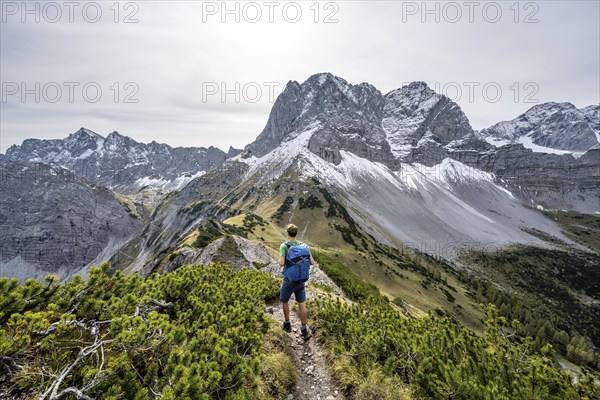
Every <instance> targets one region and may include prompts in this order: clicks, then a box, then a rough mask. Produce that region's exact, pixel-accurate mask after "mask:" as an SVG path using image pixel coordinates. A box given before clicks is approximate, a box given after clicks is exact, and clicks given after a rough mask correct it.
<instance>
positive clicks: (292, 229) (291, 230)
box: [285, 224, 298, 238]
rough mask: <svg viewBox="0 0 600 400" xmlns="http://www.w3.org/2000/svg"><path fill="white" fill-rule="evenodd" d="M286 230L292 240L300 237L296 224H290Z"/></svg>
mask: <svg viewBox="0 0 600 400" xmlns="http://www.w3.org/2000/svg"><path fill="white" fill-rule="evenodd" d="M285 230H286V231H287V234H288V236H289V237H291V238H295V237H296V235H298V227H297V226H296V225H294V224H288V226H286V227H285Z"/></svg>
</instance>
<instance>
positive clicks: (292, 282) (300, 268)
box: [279, 224, 316, 340]
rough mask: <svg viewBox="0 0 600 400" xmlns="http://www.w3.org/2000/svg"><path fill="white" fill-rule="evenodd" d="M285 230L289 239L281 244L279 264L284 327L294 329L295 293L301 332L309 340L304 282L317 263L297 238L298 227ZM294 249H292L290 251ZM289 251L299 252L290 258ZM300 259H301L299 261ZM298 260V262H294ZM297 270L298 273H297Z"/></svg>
mask: <svg viewBox="0 0 600 400" xmlns="http://www.w3.org/2000/svg"><path fill="white" fill-rule="evenodd" d="M285 230H286V231H287V234H288V240H287V241H286V242H284V243H282V244H281V246H279V265H280V266H282V267H284V269H283V273H284V277H283V283H282V284H281V290H280V295H279V299H280V300H281V302H282V303H283V316H284V317H285V321H284V323H283V329H284V330H285V331H286V332H291V331H292V324H291V323H290V305H289V303H288V302H289V300H290V297H291V296H292V293H294V298H295V299H296V302H298V308H299V313H300V323H301V324H302V326H301V329H300V332H301V334H302V337H303V338H304V340H308V339H310V337H311V334H310V332H309V330H308V327H307V326H306V305H305V304H304V302H305V301H306V291H305V289H304V284H305V282H306V281H307V280H308V274H309V270H310V267H311V266H312V265H316V263H315V260H314V258H313V257H312V254H310V250H309V249H308V246H306V245H305V244H304V243H302V242H299V241H298V240H296V236H297V235H298V227H297V226H296V225H294V224H289V225H288V226H286V228H285ZM290 249H292V251H290ZM288 252H290V253H291V254H298V255H299V256H298V257H296V258H295V259H294V260H290V257H288ZM298 260H300V261H298ZM296 261H298V262H297V263H296V264H294V262H296ZM296 271H297V273H296Z"/></svg>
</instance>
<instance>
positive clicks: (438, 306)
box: [224, 182, 482, 331]
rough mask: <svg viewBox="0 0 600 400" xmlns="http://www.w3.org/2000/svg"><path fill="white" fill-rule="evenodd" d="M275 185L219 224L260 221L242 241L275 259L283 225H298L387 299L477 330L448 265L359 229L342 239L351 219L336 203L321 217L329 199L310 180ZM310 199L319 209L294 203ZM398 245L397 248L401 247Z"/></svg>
mask: <svg viewBox="0 0 600 400" xmlns="http://www.w3.org/2000/svg"><path fill="white" fill-rule="evenodd" d="M278 186H279V187H277V186H276V187H275V188H271V189H275V194H274V195H272V196H271V197H268V196H266V195H262V196H260V197H261V198H262V201H261V202H256V199H255V196H248V197H247V198H246V199H245V200H241V201H239V202H238V203H236V204H235V205H234V207H236V208H238V209H242V210H246V212H245V213H243V214H241V215H237V216H235V217H231V218H229V219H227V220H225V221H224V222H225V223H227V224H232V225H237V226H243V225H244V222H243V221H244V218H245V217H246V215H247V214H248V213H254V214H256V215H259V216H261V217H262V218H264V219H265V221H266V222H267V224H266V225H264V226H257V227H255V228H254V229H253V230H252V231H251V232H249V234H248V239H250V240H254V241H257V242H261V243H263V244H264V245H265V247H266V248H267V249H268V250H269V251H270V252H271V254H272V255H273V256H274V257H276V256H277V255H278V249H279V245H280V244H281V243H282V242H283V241H284V240H285V239H286V236H285V233H284V227H285V225H286V224H287V223H289V222H294V223H295V224H296V225H298V228H299V230H300V233H301V239H302V240H304V241H305V242H307V243H308V244H309V245H310V246H311V248H313V249H314V250H315V251H317V252H319V253H323V254H325V255H328V256H330V257H333V258H334V259H336V260H338V261H340V262H342V263H343V264H345V265H346V266H348V267H349V268H350V269H351V270H352V271H353V272H354V273H355V274H357V275H358V276H359V277H360V278H361V279H363V280H364V281H366V282H370V283H373V284H375V285H376V286H377V287H378V288H379V289H380V290H381V292H382V293H383V294H384V295H386V296H387V297H388V298H389V299H390V300H393V299H396V298H401V299H402V300H404V301H406V302H408V303H409V304H410V305H411V306H414V307H416V308H417V309H418V310H420V311H423V312H426V311H429V310H432V311H434V310H437V311H438V313H444V314H447V315H450V316H452V317H453V318H455V319H457V320H458V321H460V322H461V323H462V324H463V325H465V326H467V327H469V328H471V329H473V330H475V331H481V317H482V313H481V310H480V309H479V306H478V305H477V304H475V302H474V301H473V300H472V299H471V298H469V297H468V296H467V291H468V290H467V289H466V288H464V287H463V286H462V284H461V283H460V282H459V281H458V279H457V278H456V277H455V276H454V275H453V274H452V273H451V271H450V269H449V266H447V265H444V264H443V263H440V262H437V261H436V260H433V259H431V258H429V257H426V256H423V255H421V254H416V253H414V252H413V251H411V250H408V249H407V250H403V251H400V252H399V251H398V250H395V249H392V248H390V247H387V246H385V245H383V244H381V243H379V242H377V241H376V240H375V239H374V238H372V237H371V236H370V235H368V234H366V233H365V232H364V231H362V230H361V229H360V228H359V227H356V228H355V232H354V233H351V234H346V235H345V237H344V235H343V234H342V232H341V230H344V231H348V230H351V225H352V224H353V221H352V220H351V219H350V220H348V216H347V213H345V209H343V206H341V204H334V205H333V206H334V207H333V208H335V209H336V213H335V215H329V217H328V216H327V214H328V212H329V211H330V208H331V206H332V205H331V201H328V199H327V198H328V196H326V195H324V193H323V191H322V189H321V190H320V189H319V186H318V185H317V184H316V183H315V182H309V183H304V184H303V183H297V182H296V183H287V184H286V183H283V184H279V185H278ZM295 193H297V194H296V195H294V194H295ZM290 195H292V196H291V197H293V198H294V199H295V201H294V202H293V203H292V204H291V205H289V206H288V207H286V206H284V209H286V208H287V210H285V211H284V212H281V213H279V214H278V213H277V211H278V210H279V209H280V207H281V206H282V205H283V204H284V203H285V202H286V198H287V197H288V196H290ZM311 196H313V198H318V199H319V200H320V203H321V206H320V207H319V206H316V207H314V208H312V209H311V208H307V207H306V203H305V207H304V208H301V206H300V202H299V199H300V198H302V199H304V200H305V201H307V199H308V198H309V197H311ZM333 202H334V203H335V199H334V200H333ZM309 204H310V203H309ZM278 217H279V218H278ZM336 225H338V227H337V228H336ZM349 240H350V241H352V242H353V243H350V242H349ZM398 247H399V248H402V247H401V244H398ZM417 313H418V312H417Z"/></svg>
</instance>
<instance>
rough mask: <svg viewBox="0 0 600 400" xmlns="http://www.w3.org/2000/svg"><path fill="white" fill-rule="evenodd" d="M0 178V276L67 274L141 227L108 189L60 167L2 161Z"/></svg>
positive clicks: (82, 268) (109, 250)
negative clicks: (0, 230)
mask: <svg viewBox="0 0 600 400" xmlns="http://www.w3.org/2000/svg"><path fill="white" fill-rule="evenodd" d="M0 177H1V179H0V200H1V201H0V223H1V225H2V232H1V233H0V235H1V240H0V247H1V252H0V275H1V276H6V277H16V278H20V279H26V278H29V277H35V278H40V279H41V278H43V277H44V275H46V274H57V275H59V276H60V277H61V278H63V279H64V278H68V277H70V276H72V275H73V274H75V273H79V272H84V271H85V269H86V267H88V266H90V265H96V264H99V263H100V262H101V261H106V260H108V259H109V258H110V257H111V256H112V255H113V254H115V252H116V251H117V250H118V248H119V247H120V246H121V245H123V244H124V243H125V242H126V241H127V240H129V239H130V238H131V236H133V235H134V234H135V233H136V232H137V231H139V230H140V229H141V227H142V222H141V220H140V219H139V218H136V217H135V214H134V213H133V211H131V210H130V209H128V208H127V205H125V204H123V203H121V202H119V201H118V200H117V199H116V198H115V196H114V194H113V193H112V192H111V191H110V190H108V189H106V188H103V187H100V186H96V185H94V184H92V183H91V182H89V181H87V180H85V179H83V178H81V177H79V176H77V175H76V174H74V173H73V172H71V171H68V170H66V169H64V168H60V167H54V166H48V165H44V164H40V163H30V162H20V161H6V160H5V161H2V162H0Z"/></svg>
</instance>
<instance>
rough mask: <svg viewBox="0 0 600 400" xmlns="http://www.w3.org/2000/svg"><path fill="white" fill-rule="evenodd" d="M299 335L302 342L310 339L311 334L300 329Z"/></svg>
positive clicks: (305, 329) (306, 330)
mask: <svg viewBox="0 0 600 400" xmlns="http://www.w3.org/2000/svg"><path fill="white" fill-rule="evenodd" d="M300 334H301V335H302V339H304V340H308V339H310V338H311V337H312V334H311V333H310V331H309V330H308V328H302V329H300Z"/></svg>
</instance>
